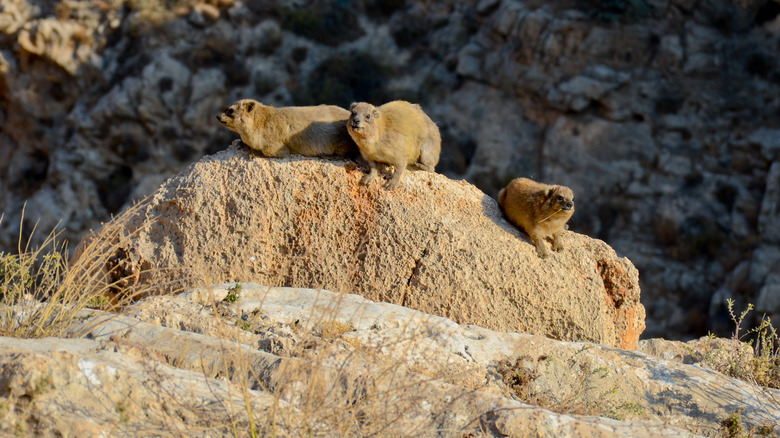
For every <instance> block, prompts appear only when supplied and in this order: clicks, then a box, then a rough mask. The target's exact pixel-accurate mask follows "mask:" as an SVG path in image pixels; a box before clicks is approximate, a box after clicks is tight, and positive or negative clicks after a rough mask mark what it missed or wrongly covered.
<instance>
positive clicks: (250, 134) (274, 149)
mask: <svg viewBox="0 0 780 438" xmlns="http://www.w3.org/2000/svg"><path fill="white" fill-rule="evenodd" d="M217 119H218V120H219V122H220V123H222V125H223V126H225V127H226V128H228V129H230V130H231V131H234V132H236V133H237V134H238V135H240V136H241V140H242V141H243V142H244V143H246V144H247V146H249V147H250V148H252V149H254V150H256V151H259V152H260V153H261V154H263V155H264V156H266V157H274V158H281V157H285V156H287V155H289V154H299V155H306V156H309V157H316V156H322V155H344V154H346V153H347V152H348V151H349V150H350V149H352V150H354V149H355V143H354V142H353V141H352V139H351V138H350V136H349V133H348V132H347V129H346V127H345V126H344V125H345V123H347V120H348V119H349V111H347V110H345V109H344V108H341V107H338V106H332V105H319V106H288V107H279V108H277V107H273V106H268V105H263V104H262V103H260V102H258V101H256V100H252V99H242V100H239V101H238V102H236V103H234V104H233V105H231V106H229V107H228V108H226V109H225V112H223V113H222V114H220V115H218V116H217Z"/></svg>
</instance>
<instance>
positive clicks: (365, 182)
mask: <svg viewBox="0 0 780 438" xmlns="http://www.w3.org/2000/svg"><path fill="white" fill-rule="evenodd" d="M368 166H369V168H370V170H369V171H368V173H367V174H366V176H364V177H363V179H361V180H360V183H361V184H363V185H366V186H367V185H369V184H371V183H372V182H374V179H376V174H377V171H376V164H374V165H371V163H369V164H368Z"/></svg>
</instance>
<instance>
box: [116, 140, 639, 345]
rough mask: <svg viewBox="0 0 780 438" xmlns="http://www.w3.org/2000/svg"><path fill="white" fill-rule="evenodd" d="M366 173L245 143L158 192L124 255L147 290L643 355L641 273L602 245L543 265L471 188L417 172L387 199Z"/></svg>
mask: <svg viewBox="0 0 780 438" xmlns="http://www.w3.org/2000/svg"><path fill="white" fill-rule="evenodd" d="M363 173H364V170H363V169H362V168H356V165H355V164H354V163H352V162H349V161H338V160H336V161H326V160H317V159H304V158H301V157H290V158H286V159H281V160H280V159H264V158H262V157H259V156H255V155H253V154H252V153H251V152H250V151H249V150H248V149H247V148H245V147H243V146H238V145H234V146H233V147H231V148H230V149H228V150H226V151H223V152H220V153H218V154H216V155H213V156H209V157H206V158H204V159H203V160H201V161H200V162H198V163H196V164H194V165H193V166H191V167H190V168H189V169H188V170H187V171H185V172H183V173H181V174H180V175H177V176H175V177H173V178H171V179H169V180H168V181H167V182H166V183H165V184H164V185H163V186H162V187H160V189H159V190H158V191H157V192H156V193H155V194H154V195H153V197H152V200H151V202H150V204H149V205H148V206H146V207H145V208H144V209H143V210H142V212H141V213H139V215H138V216H137V217H135V218H134V219H131V221H130V225H128V229H127V232H128V237H127V240H126V242H124V243H123V245H126V247H127V248H134V249H135V250H136V251H138V253H139V254H140V257H141V259H142V260H143V263H145V265H144V266H145V267H148V268H150V269H151V272H150V273H148V274H144V275H142V277H141V281H142V282H144V283H146V282H149V284H160V285H171V284H173V283H175V282H176V281H178V280H179V278H178V277H177V275H179V274H177V273H175V271H172V269H176V268H178V267H184V268H186V269H188V270H189V271H190V272H191V273H192V274H194V275H196V276H197V277H198V278H202V279H203V280H204V281H206V282H207V283H215V282H225V281H253V282H259V283H263V284H271V285H278V286H292V287H313V288H325V289H328V290H333V291H339V292H350V293H358V294H361V295H363V296H365V297H366V298H369V299H373V300H381V301H387V302H391V303H395V304H399V305H403V306H407V307H411V308H414V309H418V310H421V311H425V312H429V313H433V314H437V315H441V316H446V317H449V318H452V319H453V320H455V321H457V322H459V323H469V324H477V325H480V326H483V327H487V328H492V329H495V330H503V331H523V332H527V333H534V334H544V335H547V336H551V337H553V338H557V339H567V340H589V341H593V342H598V343H602V344H605V345H614V346H621V347H623V348H635V347H636V343H637V341H638V338H639V335H640V334H641V333H642V331H643V330H644V308H643V307H642V305H641V304H640V303H639V293H640V291H639V286H638V278H637V277H638V273H637V271H636V269H635V268H634V266H633V265H632V264H631V262H630V261H629V260H628V259H625V258H619V257H617V256H616V255H615V252H614V251H613V250H612V249H611V248H609V246H607V245H606V244H605V243H604V242H601V241H599V240H594V239H591V238H589V237H587V236H583V235H579V234H576V233H572V232H567V233H565V235H564V250H563V251H562V252H560V253H556V254H555V255H554V256H553V257H552V259H551V260H543V259H540V258H539V257H538V256H537V255H536V253H535V252H534V247H533V246H532V245H531V244H530V243H529V241H528V238H527V236H525V235H524V234H523V233H522V232H520V231H518V230H517V229H516V228H515V227H514V226H512V225H510V224H509V223H508V222H506V220H505V219H504V217H503V215H502V212H501V211H500V209H499V207H498V206H497V204H496V202H495V201H494V200H493V199H492V198H490V197H488V196H487V195H485V194H484V193H482V192H481V191H479V190H478V189H476V188H475V187H474V186H472V185H470V184H468V183H466V182H464V181H453V180H450V179H447V178H446V177H444V176H442V175H439V174H435V173H429V172H410V173H409V176H407V177H406V181H404V182H402V188H401V189H400V190H397V191H392V192H389V191H386V190H384V189H382V188H381V187H380V186H379V185H378V184H377V185H371V186H370V187H365V186H362V185H360V184H359V180H360V178H361V177H362V175H363ZM130 233H132V234H130ZM193 284H194V280H189V283H187V280H184V282H183V283H179V286H181V287H184V288H186V287H191V286H192V285H193Z"/></svg>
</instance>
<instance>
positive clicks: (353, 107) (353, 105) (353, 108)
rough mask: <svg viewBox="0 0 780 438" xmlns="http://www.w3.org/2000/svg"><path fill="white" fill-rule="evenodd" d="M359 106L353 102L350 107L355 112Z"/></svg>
mask: <svg viewBox="0 0 780 438" xmlns="http://www.w3.org/2000/svg"><path fill="white" fill-rule="evenodd" d="M356 106H357V102H352V104H351V105H350V106H349V110H350V111H355V107H356Z"/></svg>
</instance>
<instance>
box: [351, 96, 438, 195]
mask: <svg viewBox="0 0 780 438" xmlns="http://www.w3.org/2000/svg"><path fill="white" fill-rule="evenodd" d="M349 110H350V112H351V115H350V117H349V122H348V123H347V128H348V130H349V135H351V136H352V139H353V140H355V144H357V146H358V149H360V155H362V156H363V158H364V159H365V160H366V161H368V166H369V169H370V170H369V172H368V175H366V176H364V177H363V179H362V181H361V182H362V183H363V184H371V182H373V181H374V178H376V175H377V169H376V166H377V163H385V164H392V165H393V167H394V168H395V171H394V173H393V177H392V178H390V180H388V181H387V182H386V183H385V188H386V189H388V190H392V189H395V188H396V187H398V184H400V183H401V176H402V175H403V174H404V171H405V170H406V166H408V165H412V166H415V167H418V168H420V169H423V170H427V171H429V172H433V169H434V168H435V167H436V164H438V163H439V153H440V152H441V134H440V133H439V128H438V127H437V126H436V124H435V123H433V120H431V118H430V117H428V115H427V114H425V112H423V110H422V108H420V105H417V104H412V103H409V102H405V101H402V100H396V101H393V102H389V103H386V104H384V105H382V106H379V107H376V106H374V105H371V104H370V103H366V102H356V103H353V104H352V105H351V106H350V107H349Z"/></svg>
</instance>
